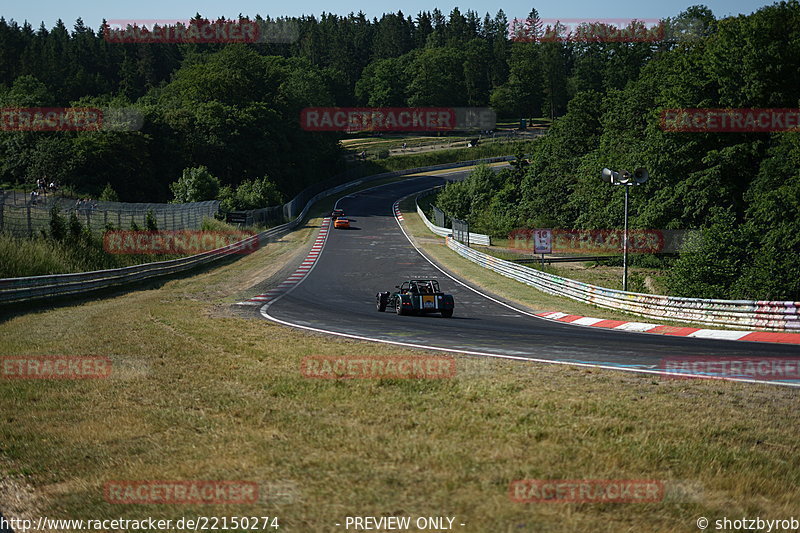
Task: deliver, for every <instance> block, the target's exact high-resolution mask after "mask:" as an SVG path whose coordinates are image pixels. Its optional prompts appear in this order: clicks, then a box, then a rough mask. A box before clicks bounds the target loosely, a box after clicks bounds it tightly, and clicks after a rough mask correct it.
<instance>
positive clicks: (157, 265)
mask: <svg viewBox="0 0 800 533" xmlns="http://www.w3.org/2000/svg"><path fill="white" fill-rule="evenodd" d="M507 159H508V158H506V157H502V158H491V159H490V160H489V162H492V161H505V160H507ZM510 159H513V158H510ZM480 161H487V160H480ZM475 163H476V161H466V162H462V163H453V164H447V165H436V166H435V167H425V168H415V169H409V170H403V171H398V172H390V173H386V174H376V175H373V176H368V177H365V178H362V179H360V180H355V181H351V182H348V183H343V184H341V185H338V186H337V187H334V188H332V189H327V190H324V191H320V192H318V193H317V194H315V195H313V196H312V197H310V198H308V201H307V202H306V204H305V207H304V208H303V210H302V211H301V212H300V213H298V215H297V217H296V218H295V219H294V220H292V221H291V222H287V223H286V224H282V225H280V226H276V227H274V228H270V229H268V230H266V231H263V232H261V233H259V234H257V235H254V236H252V237H248V238H246V239H243V240H241V241H239V242H236V243H233V244H229V245H227V246H224V247H222V248H218V249H216V250H210V251H208V252H203V253H200V254H196V255H192V256H189V257H182V258H179V259H172V260H169V261H158V262H154V263H144V264H141V265H134V266H129V267H123V268H114V269H109V270H97V271H94V272H77V273H73V274H53V275H47V276H30V277H22V278H5V279H0V304H9V303H15V302H23V301H34V300H41V299H46V298H55V297H60V296H67V295H71V294H82V293H86V292H89V291H94V290H99V289H105V288H109V287H118V286H122V285H126V284H130V283H134V282H138V281H142V280H145V279H151V278H157V277H160V276H168V275H172V274H175V273H178V272H182V271H184V270H188V269H190V268H194V267H196V266H199V265H204V264H208V263H212V262H214V261H217V260H219V259H221V258H223V257H229V256H230V255H231V254H234V253H237V251H238V250H240V248H241V247H243V246H247V245H248V244H250V243H252V242H253V239H258V242H259V247H261V246H264V245H265V244H266V243H267V242H269V241H270V240H271V239H274V238H276V237H278V236H280V235H283V234H285V233H288V232H289V231H291V230H293V229H294V228H296V227H297V226H299V225H300V224H301V223H302V221H303V219H304V218H305V216H306V215H307V214H308V210H309V209H310V208H311V206H312V205H313V204H314V203H315V202H316V201H317V200H319V199H321V198H324V197H326V196H330V195H331V194H336V193H337V192H339V191H342V190H344V189H347V188H349V187H353V186H355V185H358V184H360V183H362V182H367V181H373V180H377V179H381V178H385V177H388V176H402V175H406V174H414V173H416V172H420V171H424V170H438V169H441V168H457V167H459V166H467V165H472V164H475Z"/></svg>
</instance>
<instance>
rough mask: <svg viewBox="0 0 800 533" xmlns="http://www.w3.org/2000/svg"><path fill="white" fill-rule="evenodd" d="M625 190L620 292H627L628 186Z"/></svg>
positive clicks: (625, 186)
mask: <svg viewBox="0 0 800 533" xmlns="http://www.w3.org/2000/svg"><path fill="white" fill-rule="evenodd" d="M623 187H624V188H625V225H624V229H623V232H622V290H623V291H627V290H628V185H627V184H625V185H623Z"/></svg>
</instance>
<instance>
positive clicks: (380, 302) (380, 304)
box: [376, 292, 389, 313]
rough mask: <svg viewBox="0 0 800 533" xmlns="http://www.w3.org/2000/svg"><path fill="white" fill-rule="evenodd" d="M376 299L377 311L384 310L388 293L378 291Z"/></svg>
mask: <svg viewBox="0 0 800 533" xmlns="http://www.w3.org/2000/svg"><path fill="white" fill-rule="evenodd" d="M376 300H377V301H376V307H377V308H378V311H380V312H381V313H383V312H384V311H386V303H387V301H388V300H389V295H388V294H386V293H383V292H379V293H378V296H377V297H376Z"/></svg>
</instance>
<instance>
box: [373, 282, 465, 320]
mask: <svg viewBox="0 0 800 533" xmlns="http://www.w3.org/2000/svg"><path fill="white" fill-rule="evenodd" d="M395 289H397V290H396V291H395V292H391V293H390V292H379V293H378V294H377V295H376V297H375V299H376V302H377V308H378V311H381V312H382V311H386V308H387V307H393V308H394V310H395V312H396V313H397V314H398V315H416V314H425V313H441V315H442V316H443V317H445V318H450V317H451V316H453V308H454V307H455V302H454V301H453V296H452V295H450V294H445V293H443V292H442V291H441V290H439V282H438V281H436V280H435V279H411V280H408V281H405V282H403V284H402V285H397V286H395Z"/></svg>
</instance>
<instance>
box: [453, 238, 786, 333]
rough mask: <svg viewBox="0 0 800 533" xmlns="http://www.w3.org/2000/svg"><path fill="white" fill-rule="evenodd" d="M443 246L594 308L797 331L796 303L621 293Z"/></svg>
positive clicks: (455, 246)
mask: <svg viewBox="0 0 800 533" xmlns="http://www.w3.org/2000/svg"><path fill="white" fill-rule="evenodd" d="M447 246H448V247H449V248H450V249H452V250H453V251H455V252H456V253H458V254H459V255H461V256H462V257H465V258H466V259H469V260H470V261H472V262H473V263H476V264H478V265H480V266H482V267H484V268H488V269H489V270H492V271H494V272H497V273H498V274H501V275H503V276H506V277H508V278H511V279H515V280H517V281H519V282H521V283H524V284H526V285H530V286H531V287H534V288H536V289H538V290H540V291H542V292H546V293H548V294H554V295H556V296H563V297H565V298H571V299H573V300H577V301H579V302H584V303H589V304H593V305H596V306H598V307H605V308H607V309H614V310H616V311H626V312H630V313H634V314H637V315H642V316H645V317H651V318H660V319H669V320H674V321H677V322H693V323H702V324H714V325H720V326H727V327H734V328H743V329H744V328H761V329H770V330H778V331H800V302H779V301H755V300H710V299H708V300H707V299H702V298H683V297H678V296H662V295H653V294H641V293H635V292H624V291H619V290H615V289H607V288H604V287H598V286H596V285H589V284H588V283H583V282H580V281H575V280H572V279H569V278H562V277H560V276H556V275H553V274H548V273H546V272H541V271H539V270H535V269H533V268H529V267H525V266H522V265H518V264H516V263H513V262H511V261H505V260H503V259H498V258H496V257H493V256H491V255H488V254H485V253H483V252H479V251H477V250H473V249H472V248H468V247H467V246H464V245H463V244H461V243H459V242H457V241H455V240H453V239H449V238H448V239H447Z"/></svg>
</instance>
